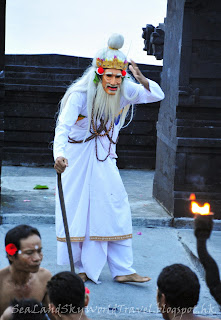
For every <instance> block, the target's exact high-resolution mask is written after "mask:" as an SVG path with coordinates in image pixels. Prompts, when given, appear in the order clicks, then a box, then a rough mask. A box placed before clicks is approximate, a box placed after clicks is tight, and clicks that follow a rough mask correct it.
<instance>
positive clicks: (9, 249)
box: [5, 243, 18, 256]
mask: <svg viewBox="0 0 221 320" xmlns="http://www.w3.org/2000/svg"><path fill="white" fill-rule="evenodd" d="M5 251H6V252H7V253H8V254H9V255H10V256H14V254H15V253H16V252H17V251H18V249H17V248H16V246H15V245H14V243H9V244H7V246H6V247H5Z"/></svg>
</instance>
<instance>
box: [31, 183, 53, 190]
mask: <svg viewBox="0 0 221 320" xmlns="http://www.w3.org/2000/svg"><path fill="white" fill-rule="evenodd" d="M33 189H35V190H40V189H49V188H48V186H42V185H40V184H36V186H35V187H34V188H33Z"/></svg>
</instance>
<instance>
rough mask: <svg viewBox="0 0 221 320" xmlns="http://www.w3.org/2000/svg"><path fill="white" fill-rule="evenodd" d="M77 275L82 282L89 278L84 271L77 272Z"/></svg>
mask: <svg viewBox="0 0 221 320" xmlns="http://www.w3.org/2000/svg"><path fill="white" fill-rule="evenodd" d="M78 275H79V277H80V278H81V279H82V280H83V281H84V282H86V281H87V280H88V279H89V278H88V276H87V275H86V273H85V272H82V273H78Z"/></svg>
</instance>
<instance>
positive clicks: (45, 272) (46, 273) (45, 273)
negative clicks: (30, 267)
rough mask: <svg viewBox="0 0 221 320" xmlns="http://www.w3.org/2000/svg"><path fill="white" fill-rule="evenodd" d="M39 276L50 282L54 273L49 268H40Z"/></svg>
mask: <svg viewBox="0 0 221 320" xmlns="http://www.w3.org/2000/svg"><path fill="white" fill-rule="evenodd" d="M38 277H39V280H41V281H44V282H48V281H49V280H50V279H51V277H52V274H51V272H50V271H49V270H48V269H45V268H40V269H39V271H38Z"/></svg>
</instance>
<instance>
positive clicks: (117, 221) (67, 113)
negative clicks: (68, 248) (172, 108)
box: [54, 80, 164, 242]
mask: <svg viewBox="0 0 221 320" xmlns="http://www.w3.org/2000/svg"><path fill="white" fill-rule="evenodd" d="M149 86H150V91H149V90H146V89H145V88H144V87H143V86H142V85H139V84H135V83H133V82H129V83H128V86H127V89H126V92H127V95H128V96H129V97H132V96H133V95H134V92H135V90H136V89H137V88H139V94H138V96H137V97H136V98H135V100H133V101H128V100H126V99H125V98H124V97H123V96H121V99H120V107H121V109H122V108H124V107H125V106H126V105H128V104H131V103H133V104H139V103H151V102H156V101H159V100H162V99H163V98H164V94H163V92H162V90H161V88H160V87H159V85H158V84H157V83H155V82H154V81H152V80H149ZM79 114H81V115H84V116H85V118H84V119H82V120H78V121H77V119H78V116H79ZM87 125H88V119H87V94H86V93H83V92H74V93H72V94H71V95H70V97H69V98H68V101H67V105H66V106H65V108H64V109H63V111H62V113H61V115H60V116H59V122H58V125H57V127H56V131H55V138H54V159H56V158H57V157H59V156H62V157H65V158H67V159H68V167H67V168H66V170H65V172H64V173H62V185H63V191H64V198H65V207H66V212H67V219H68V225H69V232H70V237H71V241H72V242H82V241H84V240H85V235H86V230H87V232H88V236H89V238H90V240H96V241H119V240H124V239H129V238H131V237H132V222H131V211H130V206H129V202H128V196H127V193H126V191H125V188H124V185H123V183H122V180H121V177H120V174H119V171H118V168H117V166H116V158H117V155H116V145H113V144H112V145H111V152H110V156H109V157H108V158H107V160H106V161H104V162H100V161H98V160H97V157H96V151H95V149H96V148H95V139H92V140H90V141H88V142H85V143H69V142H68V136H69V137H71V138H73V139H75V140H82V139H84V138H85V134H86V130H87ZM119 129H120V124H119V123H118V124H117V125H114V133H113V141H116V139H117V137H118V133H119ZM90 135H91V134H90V133H88V136H90ZM109 144H110V142H109V140H108V138H107V137H98V138H97V152H98V157H99V159H104V158H105V157H106V155H107V154H108V149H109ZM56 235H57V240H58V241H61V242H65V231H64V227H63V220H62V214H61V209H60V203H59V199H58V192H56Z"/></svg>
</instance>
